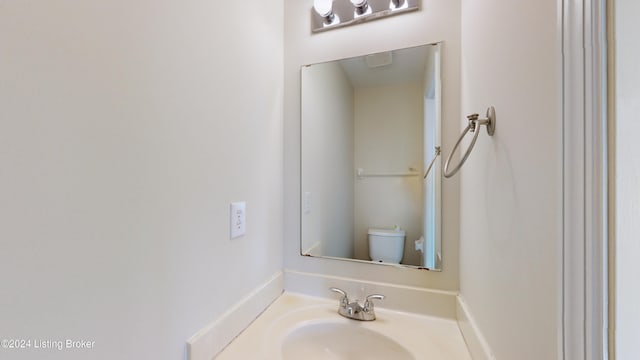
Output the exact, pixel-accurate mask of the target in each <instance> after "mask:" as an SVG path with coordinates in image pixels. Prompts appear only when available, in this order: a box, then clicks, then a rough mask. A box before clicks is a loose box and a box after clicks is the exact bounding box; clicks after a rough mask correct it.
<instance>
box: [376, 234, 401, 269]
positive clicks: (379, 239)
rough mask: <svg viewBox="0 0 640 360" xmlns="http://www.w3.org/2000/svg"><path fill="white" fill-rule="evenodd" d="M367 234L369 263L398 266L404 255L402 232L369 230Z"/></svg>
mask: <svg viewBox="0 0 640 360" xmlns="http://www.w3.org/2000/svg"><path fill="white" fill-rule="evenodd" d="M368 234H369V257H370V258H371V261H375V262H383V263H389V264H400V261H402V257H403V255H404V239H405V233H404V230H401V229H400V228H396V229H391V230H389V229H369V233H368Z"/></svg>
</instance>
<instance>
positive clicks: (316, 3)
mask: <svg viewBox="0 0 640 360" xmlns="http://www.w3.org/2000/svg"><path fill="white" fill-rule="evenodd" d="M313 9H314V10H315V12H316V14H318V15H320V17H322V19H323V26H328V25H333V24H337V23H339V22H340V18H339V17H337V16H336V14H335V13H334V12H333V0H313Z"/></svg>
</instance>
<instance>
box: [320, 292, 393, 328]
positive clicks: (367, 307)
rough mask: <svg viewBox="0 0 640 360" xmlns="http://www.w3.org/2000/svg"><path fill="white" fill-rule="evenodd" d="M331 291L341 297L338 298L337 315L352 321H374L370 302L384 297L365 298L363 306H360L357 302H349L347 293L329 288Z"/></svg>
mask: <svg viewBox="0 0 640 360" xmlns="http://www.w3.org/2000/svg"><path fill="white" fill-rule="evenodd" d="M330 290H331V291H334V292H337V293H338V294H340V295H342V298H340V307H338V314H340V315H342V316H344V317H346V318H349V319H354V320H361V321H371V320H375V319H376V313H375V311H374V308H373V301H372V300H382V299H384V295H380V294H372V295H369V296H367V298H366V300H365V302H364V306H360V304H359V303H358V300H356V301H353V302H349V297H347V293H346V292H344V291H343V290H340V289H338V288H330Z"/></svg>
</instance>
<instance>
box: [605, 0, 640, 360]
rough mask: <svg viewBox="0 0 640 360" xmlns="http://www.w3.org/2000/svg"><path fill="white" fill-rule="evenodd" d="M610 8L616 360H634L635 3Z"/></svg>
mask: <svg viewBox="0 0 640 360" xmlns="http://www.w3.org/2000/svg"><path fill="white" fill-rule="evenodd" d="M614 6H615V15H614V16H615V25H614V26H615V29H614V31H615V41H614V44H612V45H613V46H614V48H615V60H614V64H612V65H613V66H614V67H615V80H614V81H615V85H614V86H615V87H614V88H613V89H612V90H613V91H614V92H615V103H614V104H612V105H613V106H614V108H615V118H616V120H615V122H616V129H615V137H616V139H615V145H614V146H615V149H614V152H615V157H616V158H615V171H614V172H615V184H614V186H615V192H616V194H615V205H614V209H615V210H614V211H615V214H616V220H615V225H614V227H615V242H616V249H615V276H616V279H615V300H614V302H615V304H614V306H615V331H616V339H615V352H616V359H635V358H637V357H638V339H639V337H638V334H640V308H638V304H640V288H639V287H638V278H640V266H638V259H640V242H639V241H638V239H640V224H639V223H638V219H639V218H640V207H638V204H640V188H639V186H638V184H640V158H639V157H638V154H640V145H639V143H638V134H640V124H639V123H638V112H639V111H640V86H639V85H638V84H640V73H638V63H639V62H640V49H638V46H637V44H638V32H639V31H640V25H639V24H638V21H637V19H638V15H639V14H640V3H638V2H637V1H634V0H616V1H615V3H614Z"/></svg>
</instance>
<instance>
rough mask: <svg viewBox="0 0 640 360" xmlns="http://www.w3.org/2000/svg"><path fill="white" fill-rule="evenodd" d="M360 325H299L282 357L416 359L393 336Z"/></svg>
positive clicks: (286, 342) (284, 345)
mask: <svg viewBox="0 0 640 360" xmlns="http://www.w3.org/2000/svg"><path fill="white" fill-rule="evenodd" d="M358 324H359V323H353V324H345V323H335V322H321V323H311V324H306V325H303V326H300V327H298V328H296V329H295V330H293V331H292V332H291V333H290V334H289V335H287V336H286V337H285V339H284V341H283V343H282V356H283V360H294V359H295V360H299V359H305V360H325V359H327V360H328V359H349V360H358V359H368V360H370V359H373V360H375V359H384V360H388V359H394V360H415V358H414V357H413V356H412V355H411V353H409V352H408V351H407V350H406V349H405V348H404V347H402V346H401V345H400V344H398V343H397V342H396V341H394V340H393V339H391V338H389V337H387V336H385V335H382V334H380V333H378V332H376V331H372V330H369V329H366V328H363V327H362V326H359V325H358Z"/></svg>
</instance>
